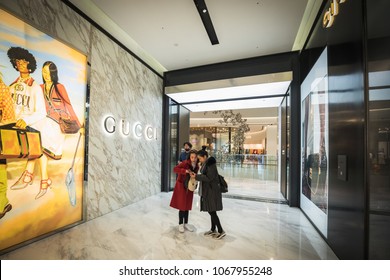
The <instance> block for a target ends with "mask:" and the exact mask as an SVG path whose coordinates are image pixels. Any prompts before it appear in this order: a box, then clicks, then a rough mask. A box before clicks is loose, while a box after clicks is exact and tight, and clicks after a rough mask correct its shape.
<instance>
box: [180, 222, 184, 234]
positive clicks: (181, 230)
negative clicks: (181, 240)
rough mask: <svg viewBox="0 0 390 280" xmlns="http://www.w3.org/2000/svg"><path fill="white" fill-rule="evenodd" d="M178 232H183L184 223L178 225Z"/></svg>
mask: <svg viewBox="0 0 390 280" xmlns="http://www.w3.org/2000/svg"><path fill="white" fill-rule="evenodd" d="M179 232H181V233H183V232H184V225H183V224H180V225H179Z"/></svg>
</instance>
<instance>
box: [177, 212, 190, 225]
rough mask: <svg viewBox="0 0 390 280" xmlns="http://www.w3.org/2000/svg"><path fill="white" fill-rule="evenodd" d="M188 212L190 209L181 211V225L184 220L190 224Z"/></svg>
mask: <svg viewBox="0 0 390 280" xmlns="http://www.w3.org/2000/svg"><path fill="white" fill-rule="evenodd" d="M188 213H189V211H188V210H187V211H181V210H180V211H179V225H181V224H182V223H183V222H184V223H185V224H188Z"/></svg>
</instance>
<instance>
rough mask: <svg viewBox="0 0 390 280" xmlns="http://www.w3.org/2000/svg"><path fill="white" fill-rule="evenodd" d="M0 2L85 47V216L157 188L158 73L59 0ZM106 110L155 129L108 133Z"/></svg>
mask: <svg viewBox="0 0 390 280" xmlns="http://www.w3.org/2000/svg"><path fill="white" fill-rule="evenodd" d="M0 7H2V8H4V9H5V10H7V11H9V12H11V13H13V14H14V15H16V16H18V17H19V18H21V19H24V20H26V21H27V22H29V23H31V24H32V25H34V26H35V27H37V28H38V29H40V30H41V31H43V32H46V33H47V34H49V35H51V36H53V37H54V38H57V39H59V40H62V41H63V42H65V43H67V44H69V45H70V46H72V47H74V48H76V49H78V50H80V51H81V52H83V53H85V54H86V55H87V57H88V61H89V63H90V65H91V67H90V110H89V141H88V143H87V144H88V147H89V154H88V176H87V178H88V179H87V180H88V182H87V183H86V184H85V186H84V197H85V202H86V203H85V205H84V207H85V208H86V219H87V220H90V219H93V218H96V217H99V216H102V215H104V214H107V213H109V212H112V211H114V210H117V209H119V208H122V207H124V206H126V205H129V204H131V203H133V202H136V201H139V200H141V199H143V198H146V197H148V196H151V195H154V194H156V193H158V192H160V189H161V127H162V87H163V81H162V79H161V78H160V77H159V76H157V75H156V74H155V73H153V72H152V71H151V70H149V69H148V68H147V67H146V66H145V65H143V64H142V63H141V62H139V61H138V60H136V59H135V58H134V57H133V56H132V55H131V54H129V53H128V52H126V51H125V50H123V49H122V48H121V47H120V46H118V45H117V44H116V43H114V42H113V41H112V40H111V39H110V38H108V37H107V36H106V35H104V34H103V33H101V32H100V31H99V30H98V29H96V28H95V27H94V26H92V25H91V24H90V23H89V22H88V21H86V20H85V19H84V18H82V17H81V16H79V15H78V14H77V13H76V12H74V11H73V10H72V9H70V8H69V7H68V6H66V5H64V4H63V3H62V2H61V1H59V0H52V1H47V0H34V1H32V0H30V1H29V0H17V1H15V0H1V1H0ZM108 115H111V116H113V117H114V118H115V119H116V120H117V122H118V123H117V128H119V127H120V125H119V124H120V123H119V122H120V120H121V119H124V120H125V121H126V122H125V123H126V124H129V125H130V128H132V126H133V125H134V124H135V123H137V122H139V123H140V124H141V125H142V126H144V127H145V126H146V125H150V126H152V127H153V128H156V129H157V139H153V140H145V137H144V136H142V137H140V138H137V137H135V136H134V135H132V134H131V133H130V135H129V136H127V137H124V136H123V135H122V134H121V133H120V130H118V129H117V131H116V132H115V133H112V134H108V133H106V132H105V130H104V128H103V127H104V126H103V122H104V118H105V117H106V116H108Z"/></svg>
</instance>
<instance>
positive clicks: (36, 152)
mask: <svg viewBox="0 0 390 280" xmlns="http://www.w3.org/2000/svg"><path fill="white" fill-rule="evenodd" d="M41 155H42V141H41V133H40V132H39V131H38V130H35V129H33V128H31V127H27V128H26V129H21V128H17V127H15V124H14V123H12V124H7V125H3V126H0V159H7V158H27V159H36V158H39V157H40V156H41Z"/></svg>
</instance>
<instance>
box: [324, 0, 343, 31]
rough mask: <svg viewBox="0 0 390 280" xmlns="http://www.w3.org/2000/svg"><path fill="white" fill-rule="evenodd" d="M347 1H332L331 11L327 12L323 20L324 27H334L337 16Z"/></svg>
mask: <svg viewBox="0 0 390 280" xmlns="http://www.w3.org/2000/svg"><path fill="white" fill-rule="evenodd" d="M346 1H347V0H332V1H331V3H330V7H329V9H328V10H327V11H326V12H325V14H324V17H323V19H322V26H323V27H324V28H329V27H331V26H332V25H333V22H334V20H335V18H336V16H337V15H338V14H339V9H340V4H342V3H345V2H346Z"/></svg>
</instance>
